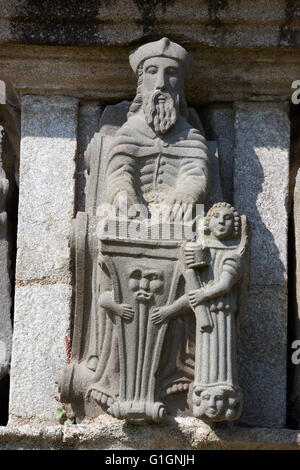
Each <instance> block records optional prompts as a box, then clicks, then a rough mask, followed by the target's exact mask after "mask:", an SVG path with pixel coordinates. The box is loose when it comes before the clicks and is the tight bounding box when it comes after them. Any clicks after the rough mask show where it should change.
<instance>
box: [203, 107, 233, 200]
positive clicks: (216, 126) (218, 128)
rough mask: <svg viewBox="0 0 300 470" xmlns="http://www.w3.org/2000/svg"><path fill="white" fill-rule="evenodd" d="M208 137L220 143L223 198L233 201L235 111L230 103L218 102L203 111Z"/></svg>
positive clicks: (219, 153)
mask: <svg viewBox="0 0 300 470" xmlns="http://www.w3.org/2000/svg"><path fill="white" fill-rule="evenodd" d="M201 118H202V120H203V123H204V125H205V130H206V137H207V139H208V140H214V141H216V142H217V144H218V157H219V158H218V160H219V172H220V179H221V186H222V191H223V200H224V201H226V202H229V203H230V204H232V203H233V160H234V111H233V109H232V107H231V106H230V105H227V106H226V105H224V104H223V105H222V104H217V105H213V106H210V107H205V109H204V110H203V111H202V112H201Z"/></svg>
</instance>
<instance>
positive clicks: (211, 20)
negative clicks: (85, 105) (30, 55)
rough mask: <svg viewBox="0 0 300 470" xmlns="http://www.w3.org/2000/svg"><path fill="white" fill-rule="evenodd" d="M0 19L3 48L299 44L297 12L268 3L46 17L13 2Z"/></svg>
mask: <svg viewBox="0 0 300 470" xmlns="http://www.w3.org/2000/svg"><path fill="white" fill-rule="evenodd" d="M0 19H1V23H0V24H1V36H0V39H1V41H2V42H6V41H15V42H18V43H30V44H60V45H62V44H67V45H74V44H82V45H91V44H94V45H100V44H105V45H116V44H119V43H123V44H132V43H133V42H136V41H137V40H139V39H141V38H142V37H144V36H146V35H147V36H148V37H149V36H150V35H151V36H152V37H153V36H157V35H160V36H161V35H162V34H171V35H172V34H174V35H175V34H176V39H177V41H185V42H187V41H194V40H195V37H196V38H197V37H198V38H199V39H198V41H199V42H200V43H201V44H203V45H209V46H216V47H218V46H220V45H224V46H227V47H241V45H243V46H248V47H251V46H252V47H253V46H260V47H262V46H268V45H272V46H275V47H277V46H278V45H282V46H294V45H297V44H298V43H299V32H298V30H297V23H296V20H297V8H296V6H293V5H292V6H290V7H289V8H288V7H287V6H286V3H285V2H284V0H273V1H272V2H269V3H268V8H266V4H265V2H264V1H263V0H259V1H257V2H255V4H253V3H251V2H248V1H245V0H243V1H238V0H234V1H231V2H226V1H224V2H205V1H200V2H199V1H198V0H193V1H190V2H189V4H186V3H184V2H182V1H179V0H159V1H156V2H155V3H153V2H145V1H136V0H125V1H124V0H123V1H121V0H115V1H114V2H113V3H111V2H99V1H98V0H92V1H90V2H88V3H82V2H80V1H78V0H77V1H73V2H72V3H67V4H66V3H65V2H63V1H57V2H56V4H55V6H54V7H53V9H51V12H49V11H48V9H47V8H44V7H43V5H42V4H41V3H39V2H32V1H29V0H27V1H23V2H21V3H20V2H17V0H12V1H9V2H5V4H3V6H1V8H0ZM124 25H125V26H126V27H124Z"/></svg>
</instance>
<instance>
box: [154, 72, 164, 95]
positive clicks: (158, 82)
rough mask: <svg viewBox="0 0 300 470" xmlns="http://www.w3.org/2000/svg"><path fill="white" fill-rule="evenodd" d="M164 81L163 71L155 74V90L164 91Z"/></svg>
mask: <svg viewBox="0 0 300 470" xmlns="http://www.w3.org/2000/svg"><path fill="white" fill-rule="evenodd" d="M165 82H166V80H165V74H164V72H163V70H161V71H160V72H158V74H157V80H156V88H157V90H164V89H165V86H166V83H165Z"/></svg>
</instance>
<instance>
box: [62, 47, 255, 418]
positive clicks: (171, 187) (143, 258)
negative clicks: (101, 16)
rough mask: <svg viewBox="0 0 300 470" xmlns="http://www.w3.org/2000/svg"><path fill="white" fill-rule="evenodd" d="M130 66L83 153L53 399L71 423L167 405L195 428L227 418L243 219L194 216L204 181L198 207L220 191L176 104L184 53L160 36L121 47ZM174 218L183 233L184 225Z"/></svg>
mask: <svg viewBox="0 0 300 470" xmlns="http://www.w3.org/2000/svg"><path fill="white" fill-rule="evenodd" d="M130 64H131V66H132V68H133V70H134V72H135V73H136V74H137V77H138V87H137V94H136V97H135V99H134V101H133V102H132V103H131V104H129V103H126V102H123V103H121V104H120V105H116V106H107V108H106V110H105V112H104V113H103V116H102V127H101V131H100V133H99V134H97V135H95V137H94V139H93V141H92V142H91V144H90V146H89V148H88V150H87V155H86V157H87V158H86V161H87V163H88V171H89V179H88V187H87V203H86V211H85V212H79V213H78V214H77V217H76V219H75V221H74V231H73V236H72V248H73V253H74V257H75V273H74V274H75V275H74V283H75V313H74V328H73V337H72V355H71V362H70V364H68V366H67V367H66V369H65V371H64V373H63V375H62V377H61V378H60V392H61V400H62V401H64V402H68V403H72V405H73V408H74V411H75V413H76V415H77V416H78V417H79V419H83V418H84V417H85V416H89V417H92V416H96V415H98V414H99V413H101V412H108V413H110V414H111V415H113V416H115V417H117V418H125V419H128V420H132V421H154V422H158V421H160V420H162V419H163V418H164V416H165V415H166V413H171V414H173V415H174V414H175V415H176V414H177V413H178V410H181V413H182V410H185V412H186V413H187V414H193V415H194V416H195V417H198V418H201V419H205V420H208V421H223V420H233V419H237V418H238V417H239V416H240V414H241V410H242V391H241V390H240V388H239V385H238V378H237V362H236V344H237V336H238V331H239V325H240V320H241V315H242V312H243V309H244V308H245V302H246V298H247V285H248V277H247V273H248V259H249V249H248V245H249V243H248V228H247V222H246V218H245V217H244V216H240V215H239V214H238V213H237V212H236V211H235V210H234V208H233V207H232V206H230V205H229V204H226V203H222V202H220V203H217V204H214V205H213V206H212V207H211V209H210V210H209V211H208V213H207V215H206V217H205V218H204V219H203V212H202V215H201V214H199V212H197V210H196V208H197V207H198V206H199V205H201V207H203V204H204V202H205V200H207V199H208V195H209V187H210V188H211V189H210V197H209V201H210V202H211V201H216V200H220V198H221V195H220V193H221V190H220V181H219V176H218V172H217V171H215V168H216V166H215V164H214V154H213V153H212V152H211V148H212V145H211V143H208V142H207V141H206V139H205V137H204V135H203V129H202V126H201V123H200V120H199V118H198V116H197V114H196V112H195V111H194V110H193V109H191V108H189V107H188V106H187V104H186V102H185V99H184V93H183V81H184V78H188V77H189V75H190V74H191V73H192V70H193V59H192V57H191V56H190V54H189V53H188V52H187V51H185V49H183V48H182V47H181V46H179V45H178V44H175V43H172V42H171V41H169V40H168V39H167V38H163V39H161V40H160V41H156V42H153V43H148V44H146V45H144V46H141V47H140V48H138V49H137V50H135V51H133V52H132V54H131V56H130ZM210 161H211V162H212V164H211V165H210ZM210 167H211V168H212V170H213V171H212V172H211V175H210ZM214 198H215V199H214ZM197 205H198V206H197ZM199 207H200V206H199ZM184 211H187V212H188V213H189V215H190V218H189V221H190V222H191V224H190V225H189V228H191V227H193V229H194V231H195V233H194V232H193V231H191V230H186V229H187V227H188V223H187V221H186V219H184V218H183V219H182V215H183V214H185V213H186V212H184ZM166 216H167V217H166ZM203 222H204V235H203V233H202V232H203V230H202V229H203Z"/></svg>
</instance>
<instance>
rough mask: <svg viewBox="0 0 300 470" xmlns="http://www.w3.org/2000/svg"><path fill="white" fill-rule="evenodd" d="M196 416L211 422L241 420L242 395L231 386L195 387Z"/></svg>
mask: <svg viewBox="0 0 300 470" xmlns="http://www.w3.org/2000/svg"><path fill="white" fill-rule="evenodd" d="M193 402H194V413H193V414H194V416H196V417H197V418H203V419H207V420H209V421H231V420H233V419H237V418H239V416H240V414H241V409H242V393H241V391H240V390H236V389H234V388H233V387H231V386H229V385H215V386H210V387H209V386H208V387H205V388H202V387H195V389H194V395H193Z"/></svg>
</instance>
